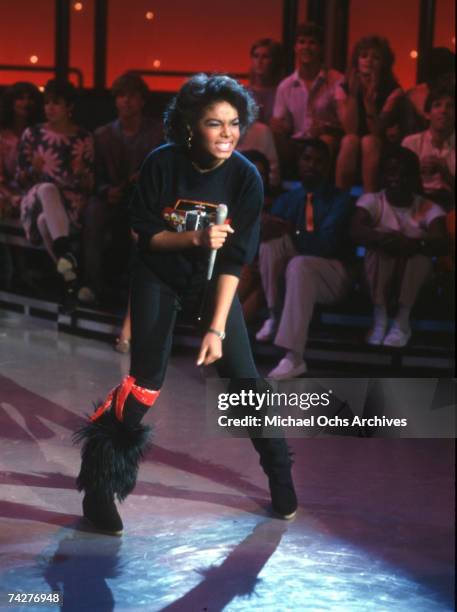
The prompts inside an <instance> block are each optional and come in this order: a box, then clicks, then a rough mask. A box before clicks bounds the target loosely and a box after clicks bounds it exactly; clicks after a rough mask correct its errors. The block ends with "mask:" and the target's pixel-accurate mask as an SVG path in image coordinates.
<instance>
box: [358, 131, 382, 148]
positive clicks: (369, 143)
mask: <svg viewBox="0 0 457 612" xmlns="http://www.w3.org/2000/svg"><path fill="white" fill-rule="evenodd" d="M380 150H381V140H380V138H378V137H377V136H373V134H367V135H366V136H363V138H362V151H363V153H378V152H379V151H380Z"/></svg>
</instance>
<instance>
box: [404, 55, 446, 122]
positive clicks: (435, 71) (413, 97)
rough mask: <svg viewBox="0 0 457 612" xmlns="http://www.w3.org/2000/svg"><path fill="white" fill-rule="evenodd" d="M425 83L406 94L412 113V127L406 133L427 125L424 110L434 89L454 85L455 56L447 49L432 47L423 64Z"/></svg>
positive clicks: (426, 116)
mask: <svg viewBox="0 0 457 612" xmlns="http://www.w3.org/2000/svg"><path fill="white" fill-rule="evenodd" d="M425 67H426V75H425V81H424V82H423V83H419V84H418V85H416V86H415V87H413V88H412V89H409V90H408V91H407V92H406V96H407V99H408V101H409V102H410V104H411V105H412V108H413V111H414V115H415V116H414V117H413V121H412V126H411V128H410V129H408V133H409V134H411V133H415V132H420V131H422V130H425V129H426V128H427V127H428V125H429V116H428V115H429V113H428V111H427V110H426V108H425V104H426V102H427V98H428V96H429V94H430V92H431V91H432V89H435V88H436V87H442V86H443V85H444V86H448V87H450V86H452V84H453V83H455V55H454V53H452V51H450V49H448V48H447V47H434V48H433V49H431V50H430V54H429V56H428V57H427V61H426V62H425Z"/></svg>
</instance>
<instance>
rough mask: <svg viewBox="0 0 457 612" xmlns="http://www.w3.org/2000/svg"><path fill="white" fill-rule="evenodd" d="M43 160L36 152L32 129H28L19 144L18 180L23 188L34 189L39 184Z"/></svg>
mask: <svg viewBox="0 0 457 612" xmlns="http://www.w3.org/2000/svg"><path fill="white" fill-rule="evenodd" d="M43 163H44V161H43V158H41V157H39V156H38V155H37V153H36V151H35V147H34V138H33V134H32V130H31V128H27V129H26V130H25V131H24V133H23V134H22V137H21V140H20V142H19V152H18V158H17V170H16V179H17V181H18V183H19V184H20V185H21V187H32V186H33V185H34V184H35V183H37V182H38V181H39V179H40V176H41V171H42V168H43Z"/></svg>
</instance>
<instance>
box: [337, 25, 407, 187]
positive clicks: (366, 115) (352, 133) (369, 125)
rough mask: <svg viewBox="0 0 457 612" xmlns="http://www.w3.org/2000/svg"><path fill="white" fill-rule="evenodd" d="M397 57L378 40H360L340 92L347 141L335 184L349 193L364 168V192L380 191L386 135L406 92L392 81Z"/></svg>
mask: <svg viewBox="0 0 457 612" xmlns="http://www.w3.org/2000/svg"><path fill="white" fill-rule="evenodd" d="M393 64H394V54H393V52H392V49H391V48H390V45H389V43H388V41H387V40H386V39H385V38H381V37H379V36H368V37H364V38H362V39H360V40H359V41H358V42H357V43H356V45H355V47H354V50H353V52H352V57H351V61H350V65H349V69H348V72H347V75H346V79H345V81H344V83H342V84H341V86H339V87H338V88H337V100H338V113H339V117H340V119H341V123H342V125H343V128H344V131H345V134H346V135H345V136H344V138H343V140H342V142H341V148H340V151H339V154H338V160H337V165H336V184H337V186H338V187H340V188H341V189H350V188H351V187H352V186H353V185H354V184H355V183H356V179H357V174H358V168H359V165H360V162H361V168H362V182H363V188H364V191H366V192H373V191H376V190H377V186H378V169H379V159H380V156H381V149H382V144H383V140H384V139H385V136H386V129H387V127H388V126H392V117H394V116H398V112H397V111H398V105H399V104H402V98H403V90H402V89H401V87H400V85H399V84H398V82H397V80H396V79H395V77H394V75H393Z"/></svg>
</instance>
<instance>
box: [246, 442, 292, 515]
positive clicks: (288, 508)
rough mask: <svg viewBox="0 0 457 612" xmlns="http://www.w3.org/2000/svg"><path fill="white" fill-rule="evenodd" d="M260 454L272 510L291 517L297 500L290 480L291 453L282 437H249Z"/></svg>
mask: <svg viewBox="0 0 457 612" xmlns="http://www.w3.org/2000/svg"><path fill="white" fill-rule="evenodd" d="M251 441H252V444H253V445H254V448H255V449H256V451H257V452H258V453H259V455H260V465H261V466H262V468H263V471H264V472H265V474H266V475H267V477H268V484H269V487H270V494H271V505H272V508H273V512H274V513H275V514H277V515H278V516H280V517H281V518H283V519H287V520H289V519H291V518H293V517H294V516H295V514H296V512H297V507H298V502H297V495H296V493H295V489H294V483H293V480H292V472H291V467H292V459H291V453H290V452H289V448H288V446H287V443H286V441H285V440H284V439H283V438H251Z"/></svg>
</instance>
